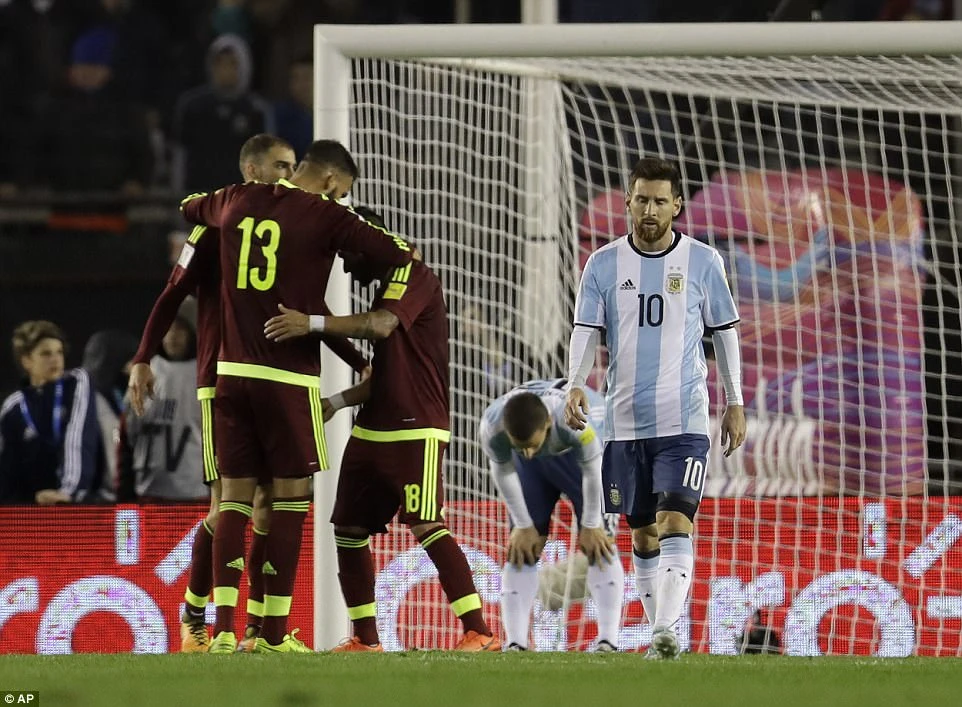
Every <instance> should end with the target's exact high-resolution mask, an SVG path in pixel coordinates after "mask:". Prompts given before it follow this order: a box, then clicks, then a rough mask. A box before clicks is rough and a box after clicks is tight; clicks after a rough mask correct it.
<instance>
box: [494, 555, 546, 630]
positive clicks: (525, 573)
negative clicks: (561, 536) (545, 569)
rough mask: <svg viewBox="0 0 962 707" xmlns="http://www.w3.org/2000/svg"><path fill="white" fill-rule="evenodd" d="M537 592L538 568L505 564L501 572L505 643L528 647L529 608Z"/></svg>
mask: <svg viewBox="0 0 962 707" xmlns="http://www.w3.org/2000/svg"><path fill="white" fill-rule="evenodd" d="M537 594H538V568H537V566H535V565H522V567H521V569H518V568H517V567H515V566H514V565H512V564H510V563H508V564H505V566H504V570H503V571H502V572H501V622H502V623H503V624H504V633H505V645H509V644H511V643H517V644H518V645H519V646H524V647H525V648H527V647H528V628H529V627H530V625H531V609H532V608H533V607H534V599H535V597H536V596H537Z"/></svg>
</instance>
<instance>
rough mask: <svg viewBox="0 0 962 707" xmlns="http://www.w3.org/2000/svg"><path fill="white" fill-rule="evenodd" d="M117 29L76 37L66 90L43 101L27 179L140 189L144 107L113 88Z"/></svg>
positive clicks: (144, 168) (71, 187) (145, 142)
mask: <svg viewBox="0 0 962 707" xmlns="http://www.w3.org/2000/svg"><path fill="white" fill-rule="evenodd" d="M116 45H117V35H116V32H115V31H114V30H113V29H111V28H109V27H106V26H100V27H95V28H93V29H91V30H88V31H86V32H84V33H83V34H82V35H80V37H78V38H77V40H76V41H75V42H74V44H73V47H72V49H71V53H70V66H69V67H68V70H67V88H66V90H65V91H64V92H63V93H61V94H59V95H57V96H55V97H53V98H51V99H49V100H47V101H42V102H41V105H40V109H39V113H38V115H37V120H36V121H34V124H35V126H36V127H35V130H34V134H33V137H32V140H31V144H32V146H33V148H34V150H33V153H32V154H31V159H30V160H29V162H28V163H27V164H25V165H24V167H25V168H26V169H27V170H28V177H27V180H28V181H30V182H33V183H35V184H39V185H42V186H47V187H52V188H53V189H57V190H64V191H116V190H121V191H123V192H125V193H127V194H139V193H141V192H143V190H144V187H145V185H146V183H147V181H148V179H149V178H150V173H151V163H152V156H151V146H150V139H149V136H148V131H147V118H146V114H145V112H144V111H143V110H142V109H141V108H138V107H137V106H135V105H134V104H132V103H130V102H127V101H124V100H122V99H120V98H118V97H117V96H116V95H115V94H114V92H113V89H112V78H113V65H114V50H115V48H116Z"/></svg>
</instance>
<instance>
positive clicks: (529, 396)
mask: <svg viewBox="0 0 962 707" xmlns="http://www.w3.org/2000/svg"><path fill="white" fill-rule="evenodd" d="M547 421H548V408H547V407H545V404H544V403H543V402H541V398H539V397H538V396H537V395H535V394H534V393H518V394H517V395H512V396H511V397H510V398H508V402H506V403H505V404H504V429H505V432H507V433H508V434H509V435H511V436H512V437H514V438H515V439H518V440H522V441H525V440H529V439H531V435H533V434H534V433H535V432H537V431H538V430H539V429H541V428H542V427H544V424H545V423H546V422H547Z"/></svg>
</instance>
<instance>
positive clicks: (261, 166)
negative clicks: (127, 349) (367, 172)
mask: <svg viewBox="0 0 962 707" xmlns="http://www.w3.org/2000/svg"><path fill="white" fill-rule="evenodd" d="M330 152H331V154H332V159H333V158H336V157H337V156H338V155H339V154H340V153H339V151H338V150H336V149H331V150H330ZM295 163H296V159H295V156H294V150H293V149H292V148H291V146H290V145H289V144H288V143H287V142H286V141H285V140H283V139H281V138H278V137H276V136H274V135H268V134H266V133H261V134H259V135H255V136H253V137H251V138H250V139H249V140H247V141H246V142H245V143H244V145H243V147H242V148H241V151H240V170H241V175H242V176H243V178H244V181H245V182H252V181H257V182H266V183H274V182H276V181H277V180H279V179H285V178H289V177H291V175H292V174H293V173H294V165H295ZM326 169H327V171H328V180H327V187H326V189H327V190H326V192H325V193H326V195H327V196H328V197H329V198H334V199H336V198H341V197H342V196H344V195H345V194H346V193H347V192H348V191H350V189H351V187H352V186H353V181H354V178H355V177H356V174H352V173H350V172H349V171H344V169H339V168H338V165H337V164H334V163H330V164H328V165H327V167H326ZM206 230H207V227H206V226H197V227H196V228H195V229H194V231H193V233H191V236H190V238H189V240H188V243H186V244H185V245H184V249H183V251H182V253H181V257H180V261H179V262H178V263H177V265H175V267H174V269H173V271H172V272H171V275H170V278H169V280H168V282H167V286H166V287H165V288H164V290H163V292H161V293H160V295H159V296H158V298H157V300H156V302H155V303H154V307H153V309H152V310H151V313H150V316H149V317H148V319H147V324H146V326H145V327H144V332H143V335H142V337H141V341H140V347H139V348H138V350H137V354H136V355H135V356H134V359H133V360H134V366H133V369H132V370H131V374H130V383H129V387H130V399H131V404H132V407H133V408H134V411H135V412H136V413H137V414H141V413H142V412H143V407H144V402H145V398H146V397H147V396H149V395H152V392H153V385H154V376H153V372H152V371H151V368H150V359H151V358H152V357H153V356H154V355H155V354H156V352H157V351H158V349H159V346H160V342H161V340H162V338H163V336H164V332H165V331H166V330H167V329H168V328H169V326H170V323H171V322H173V320H174V317H175V316H176V314H177V311H178V308H179V307H180V304H181V302H183V300H184V298H186V297H187V296H188V295H194V296H195V297H196V298H197V300H198V307H197V308H198V328H197V354H198V355H197V397H198V399H199V400H200V406H201V417H202V429H203V449H204V460H203V461H204V481H205V483H207V484H208V485H209V486H210V489H211V497H210V510H209V511H208V513H207V517H206V518H205V519H204V522H203V523H201V525H200V526H198V528H197V531H196V533H195V534H194V543H193V546H192V550H191V567H190V575H189V579H188V582H187V590H186V592H185V593H184V606H185V610H184V614H183V615H182V616H181V651H182V652H184V653H193V652H203V651H206V650H207V647H208V644H209V642H210V639H209V637H208V635H207V626H206V621H205V618H204V614H205V608H206V606H207V601H208V595H209V594H210V591H211V588H212V584H213V576H212V566H211V553H212V541H213V535H214V528H215V527H216V526H217V518H218V514H219V507H220V500H221V488H220V486H221V485H220V479H219V475H218V473H217V462H216V455H215V453H214V434H213V431H214V427H213V410H212V402H213V398H214V384H215V382H216V379H217V370H216V369H217V353H218V351H219V349H220V267H219V265H218V251H217V239H216V236H215V237H211V236H207V237H204V235H205V231H206ZM322 339H323V340H324V342H325V343H326V344H327V345H328V346H329V347H330V348H331V350H332V351H334V352H335V353H336V354H337V355H338V356H340V357H341V358H342V359H343V360H344V361H345V362H346V363H347V364H348V365H350V366H351V367H352V368H353V369H354V370H356V371H358V372H362V371H364V370H365V369H366V367H367V361H366V360H365V358H364V356H363V355H362V354H361V353H360V352H359V351H358V350H357V349H356V348H354V346H352V345H351V344H350V342H348V341H347V340H346V339H342V338H339V337H322ZM270 503H271V494H270V486H269V485H261V486H258V487H257V492H256V493H255V495H254V510H253V517H252V521H253V526H254V527H253V531H254V533H253V541H252V543H251V548H250V555H249V559H248V563H247V573H248V580H249V582H250V591H249V594H248V601H247V614H248V620H247V623H248V627H247V631H246V634H245V638H244V640H242V641H241V646H243V647H244V648H245V649H246V650H248V651H249V650H252V649H253V646H254V640H255V639H256V637H257V636H256V634H257V631H258V630H259V628H260V624H261V623H262V620H263V615H264V609H263V606H264V604H263V596H264V583H263V574H262V572H261V570H262V567H263V564H264V552H265V550H266V538H267V532H268V530H269V528H270V512H271V508H270Z"/></svg>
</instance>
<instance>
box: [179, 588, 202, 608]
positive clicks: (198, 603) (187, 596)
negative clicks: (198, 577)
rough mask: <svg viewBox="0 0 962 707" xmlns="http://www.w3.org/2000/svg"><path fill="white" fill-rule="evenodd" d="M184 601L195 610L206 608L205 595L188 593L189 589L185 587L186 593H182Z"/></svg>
mask: <svg viewBox="0 0 962 707" xmlns="http://www.w3.org/2000/svg"><path fill="white" fill-rule="evenodd" d="M184 601H185V602H187V603H188V604H190V605H191V606H193V607H194V608H196V609H203V608H205V607H206V606H207V601H208V599H207V596H206V595H205V596H200V595H199V594H194V593H193V592H192V591H190V587H187V591H185V592H184Z"/></svg>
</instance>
